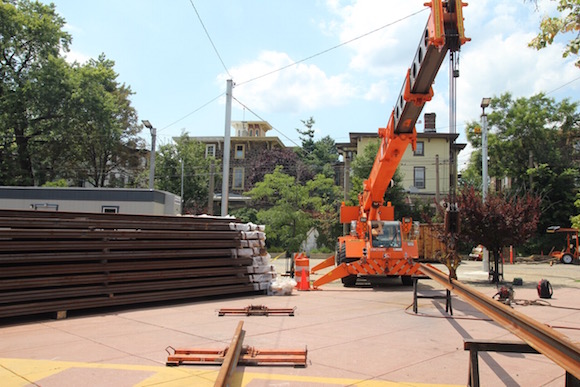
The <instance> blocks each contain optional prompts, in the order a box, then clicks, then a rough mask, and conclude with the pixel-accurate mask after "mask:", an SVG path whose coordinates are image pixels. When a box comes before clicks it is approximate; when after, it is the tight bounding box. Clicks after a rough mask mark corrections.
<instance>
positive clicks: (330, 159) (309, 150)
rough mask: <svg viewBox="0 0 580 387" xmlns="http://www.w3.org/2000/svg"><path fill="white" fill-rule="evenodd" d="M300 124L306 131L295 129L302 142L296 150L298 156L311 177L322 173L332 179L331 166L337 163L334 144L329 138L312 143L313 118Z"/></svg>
mask: <svg viewBox="0 0 580 387" xmlns="http://www.w3.org/2000/svg"><path fill="white" fill-rule="evenodd" d="M301 122H302V124H303V125H304V127H305V128H306V129H302V130H301V129H296V131H297V132H298V133H299V134H300V140H301V141H302V147H301V148H299V149H297V150H296V152H297V153H298V156H299V157H300V159H301V160H302V161H303V162H304V164H306V165H307V166H308V167H309V168H310V169H311V171H312V174H313V175H317V174H319V173H323V174H324V175H325V176H327V177H333V176H334V167H333V166H334V164H335V163H336V162H337V161H338V150H337V149H336V143H335V142H334V140H333V139H332V138H331V137H330V136H325V137H323V138H321V139H320V140H318V141H314V129H313V126H314V124H315V123H316V121H314V118H312V117H310V118H309V119H308V120H301Z"/></svg>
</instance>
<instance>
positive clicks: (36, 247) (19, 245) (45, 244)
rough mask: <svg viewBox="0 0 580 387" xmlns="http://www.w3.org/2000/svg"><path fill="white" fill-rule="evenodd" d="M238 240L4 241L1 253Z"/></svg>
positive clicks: (229, 243) (189, 246)
mask: <svg viewBox="0 0 580 387" xmlns="http://www.w3.org/2000/svg"><path fill="white" fill-rule="evenodd" d="M238 245H239V241H237V240H222V241H212V240H161V241H159V240H131V241H118V240H99V241H94V240H72V241H38V240H37V241H34V243H31V242H30V241H2V243H0V252H8V253H10V252H16V251H21V252H34V251H89V250H105V249H107V250H154V249H159V250H167V249H192V248H200V249H207V248H212V247H216V248H224V247H231V248H235V247H238Z"/></svg>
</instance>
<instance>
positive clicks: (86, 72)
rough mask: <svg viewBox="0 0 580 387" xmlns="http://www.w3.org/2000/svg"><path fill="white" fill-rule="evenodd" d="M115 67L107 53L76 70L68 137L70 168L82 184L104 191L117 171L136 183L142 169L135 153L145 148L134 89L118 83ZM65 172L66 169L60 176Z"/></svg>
mask: <svg viewBox="0 0 580 387" xmlns="http://www.w3.org/2000/svg"><path fill="white" fill-rule="evenodd" d="M114 65H115V63H114V62H113V61H112V60H109V59H107V58H106V57H105V56H104V55H103V54H102V55H100V56H99V58H98V59H97V60H94V59H91V60H89V62H88V63H87V64H86V65H82V66H80V65H75V66H73V77H72V84H73V87H72V90H73V91H72V93H71V96H70V100H69V101H68V103H69V109H67V113H68V117H69V120H68V122H66V127H65V131H64V135H65V136H67V137H68V138H69V139H70V140H69V141H70V145H71V146H70V147H69V148H68V150H69V152H70V154H69V155H68V160H69V162H67V163H65V164H64V165H68V166H69V168H70V170H71V171H72V172H73V174H72V176H67V177H70V178H74V179H75V180H77V181H83V180H86V181H88V182H89V183H90V184H92V185H93V186H95V187H104V186H105V184H106V182H107V178H110V176H111V172H112V171H118V172H123V171H124V172H125V174H129V176H130V177H131V179H132V180H134V179H135V177H136V175H137V173H139V172H140V171H141V170H142V168H141V167H140V154H139V153H138V152H136V151H135V150H136V149H139V148H144V147H145V143H144V141H143V140H142V139H140V138H139V137H138V136H137V135H138V133H139V132H140V131H141V126H140V125H138V124H137V113H136V111H135V109H134V108H133V107H132V106H131V102H130V99H129V98H130V96H131V94H132V92H131V89H130V88H129V87H128V86H126V85H124V84H119V83H118V82H117V80H116V79H117V77H118V75H117V73H116V72H115V70H114ZM64 174H66V171H62V170H61V176H62V175H64Z"/></svg>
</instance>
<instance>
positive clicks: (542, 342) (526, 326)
mask: <svg viewBox="0 0 580 387" xmlns="http://www.w3.org/2000/svg"><path fill="white" fill-rule="evenodd" d="M420 265H421V271H422V272H423V273H424V274H426V275H428V276H429V277H430V278H431V279H433V280H435V281H437V282H438V283H439V284H441V285H443V286H444V287H445V288H446V289H448V290H451V291H452V292H454V293H456V294H457V295H458V296H460V297H461V298H463V299H464V300H465V301H467V302H468V303H469V304H471V305H473V306H474V307H475V308H477V309H478V310H479V311H481V312H483V313H484V314H485V315H487V316H489V317H490V318H492V319H493V320H494V321H495V322H497V323H498V324H500V325H501V326H502V327H504V328H506V329H507V330H509V331H510V332H511V333H513V334H514V335H516V336H518V337H519V338H520V339H522V340H523V341H525V342H526V343H527V344H529V345H530V346H531V347H532V348H534V349H535V350H537V351H538V352H540V353H542V354H543V355H545V356H546V357H548V358H549V359H550V360H552V361H553V362H554V363H556V364H558V365H559V366H561V367H562V368H564V369H565V370H566V371H567V372H569V373H570V374H572V375H574V376H575V377H576V378H577V379H580V347H579V346H578V345H576V344H574V343H573V342H572V341H570V339H569V338H568V337H566V336H564V335H562V334H561V333H559V332H557V331H556V330H554V329H553V328H551V327H549V326H547V325H545V324H542V323H540V322H538V321H536V320H534V319H532V318H530V317H528V316H526V315H524V314H522V313H520V312H518V311H516V310H514V309H512V308H510V307H509V306H507V305H505V304H502V303H501V302H498V301H497V300H495V299H493V298H492V297H489V296H486V295H485V294H483V293H481V292H479V291H477V290H475V289H474V288H472V287H470V286H468V285H466V284H463V283H461V282H460V281H458V280H455V279H451V278H449V276H448V275H447V274H445V273H444V272H442V271H441V270H439V269H437V268H435V267H433V266H431V265H426V264H420Z"/></svg>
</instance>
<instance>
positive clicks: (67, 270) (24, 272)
mask: <svg viewBox="0 0 580 387" xmlns="http://www.w3.org/2000/svg"><path fill="white" fill-rule="evenodd" d="M102 259H103V260H104V261H103V262H102V263H92V262H90V263H89V262H86V263H70V264H64V265H62V264H59V265H35V266H17V267H2V266H0V278H6V279H9V278H16V277H31V276H42V275H46V274H50V275H58V274H68V275H75V274H87V273H102V272H107V273H112V272H122V271H140V272H143V271H146V270H169V269H186V268H199V269H204V268H205V269H206V270H208V271H207V272H203V271H201V270H200V271H199V272H200V273H201V274H200V275H211V274H213V273H214V272H219V270H221V268H220V267H219V266H221V267H224V268H227V267H240V266H241V264H236V260H235V259H233V258H230V259H229V261H230V262H229V265H227V266H226V265H224V264H223V263H221V262H218V263H216V264H213V263H212V262H211V260H202V259H172V260H164V261H151V262H148V261H143V262H138V263H135V262H106V257H103V258H102ZM241 262H242V261H241ZM216 266H218V267H216ZM244 270H245V269H244ZM242 271H243V270H242ZM246 273H247V270H246Z"/></svg>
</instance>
